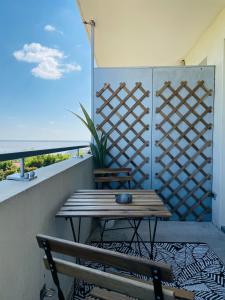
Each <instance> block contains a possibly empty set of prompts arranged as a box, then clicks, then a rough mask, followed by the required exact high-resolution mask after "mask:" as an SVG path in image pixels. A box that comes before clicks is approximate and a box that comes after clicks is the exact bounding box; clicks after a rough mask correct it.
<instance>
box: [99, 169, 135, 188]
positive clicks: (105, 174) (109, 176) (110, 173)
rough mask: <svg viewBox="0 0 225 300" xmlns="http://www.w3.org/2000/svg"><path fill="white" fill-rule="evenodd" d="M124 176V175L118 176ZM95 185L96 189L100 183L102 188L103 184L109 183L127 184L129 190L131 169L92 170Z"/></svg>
mask: <svg viewBox="0 0 225 300" xmlns="http://www.w3.org/2000/svg"><path fill="white" fill-rule="evenodd" d="M120 174H125V175H122V176H121V175H120ZM94 176H95V183H96V185H97V188H98V184H99V183H101V184H102V186H103V184H104V183H111V182H120V183H122V182H127V183H128V188H129V189H131V181H132V175H131V168H102V169H95V170H94Z"/></svg>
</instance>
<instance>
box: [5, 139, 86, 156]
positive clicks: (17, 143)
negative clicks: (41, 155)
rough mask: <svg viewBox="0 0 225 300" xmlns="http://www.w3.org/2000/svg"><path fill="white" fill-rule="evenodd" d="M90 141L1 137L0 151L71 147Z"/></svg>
mask: <svg viewBox="0 0 225 300" xmlns="http://www.w3.org/2000/svg"><path fill="white" fill-rule="evenodd" d="M88 143H90V141H87V140H86V141H82V140H32V139H26V140H25V139H15V140H13V139H8V140H7V139H4V140H3V139H2V140H0V153H10V152H20V151H28V150H40V149H50V148H61V147H72V146H78V145H83V144H88Z"/></svg>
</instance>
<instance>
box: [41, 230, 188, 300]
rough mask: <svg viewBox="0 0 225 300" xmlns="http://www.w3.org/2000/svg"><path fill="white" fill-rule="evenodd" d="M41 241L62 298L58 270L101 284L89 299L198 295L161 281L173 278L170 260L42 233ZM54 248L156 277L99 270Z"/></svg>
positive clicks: (160, 298) (162, 299) (164, 299)
mask: <svg viewBox="0 0 225 300" xmlns="http://www.w3.org/2000/svg"><path fill="white" fill-rule="evenodd" d="M37 241H38V245H39V247H40V248H42V249H44V251H45V255H46V256H45V257H44V263H45V266H46V268H47V269H49V270H50V271H51V274H52V278H53V281H54V283H55V285H56V287H57V290H58V299H59V300H65V297H64V295H63V292H62V290H61V287H60V282H59V278H58V273H61V274H65V275H68V276H71V277H75V278H77V279H79V280H84V281H85V282H87V283H89V284H93V285H95V286H97V287H98V288H94V289H93V290H92V291H91V292H90V295H88V296H87V297H86V299H96V298H97V299H102V300H103V299H105V300H126V299H130V298H128V297H132V298H136V299H142V300H150V299H155V300H172V299H188V300H192V299H193V296H194V295H193V293H191V292H188V291H185V290H183V289H177V288H169V287H166V286H163V285H162V282H161V281H167V282H172V281H173V276H172V272H171V268H170V266H169V265H167V264H164V263H160V262H155V261H151V260H148V259H144V258H139V257H135V256H129V255H127V254H122V253H118V252H114V251H109V250H105V249H102V248H96V247H92V246H89V245H85V244H80V243H75V242H72V241H67V240H63V239H58V238H54V237H50V236H45V235H40V234H39V235H37ZM52 252H56V253H60V254H63V255H66V256H70V257H73V258H76V259H77V260H78V261H80V260H84V261H88V262H90V261H92V262H97V263H101V264H103V265H107V266H111V267H114V268H116V269H119V270H124V271H128V272H131V273H135V274H141V275H145V276H151V277H152V278H153V281H144V280H139V279H137V278H135V277H133V276H124V275H121V274H119V273H108V272H104V271H100V270H96V269H93V268H90V267H86V266H84V265H81V264H78V263H76V262H71V261H69V260H67V259H65V258H64V259H59V258H56V257H54V256H53V254H52ZM99 287H100V288H99Z"/></svg>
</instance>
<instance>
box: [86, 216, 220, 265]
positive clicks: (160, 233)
mask: <svg viewBox="0 0 225 300" xmlns="http://www.w3.org/2000/svg"><path fill="white" fill-rule="evenodd" d="M126 225H127V222H126V221H116V224H115V225H114V227H115V226H118V227H121V226H126ZM139 233H140V234H141V236H142V238H143V240H149V231H148V223H147V222H142V225H141V226H140V228H139ZM131 234H132V231H131V230H129V229H126V230H116V231H107V232H105V234H104V240H106V241H107V240H109V241H115V240H118V241H126V240H129V238H130V237H131ZM99 238H100V226H98V227H97V228H96V229H95V230H94V232H93V233H92V235H91V236H90V239H89V240H92V241H94V240H99ZM156 241H159V242H203V243H207V244H208V245H209V246H210V248H211V249H213V250H214V251H215V253H216V254H217V255H218V257H219V258H220V259H221V260H222V261H223V262H224V264H225V233H223V232H222V231H220V230H219V229H217V228H216V227H215V226H214V225H213V224H212V223H210V222H201V223H198V222H175V221H167V222H166V221H160V222H159V223H158V227H157V233H156Z"/></svg>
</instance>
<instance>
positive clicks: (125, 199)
mask: <svg viewBox="0 0 225 300" xmlns="http://www.w3.org/2000/svg"><path fill="white" fill-rule="evenodd" d="M115 198H116V202H117V203H119V204H129V203H132V195H131V194H116V195H115Z"/></svg>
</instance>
